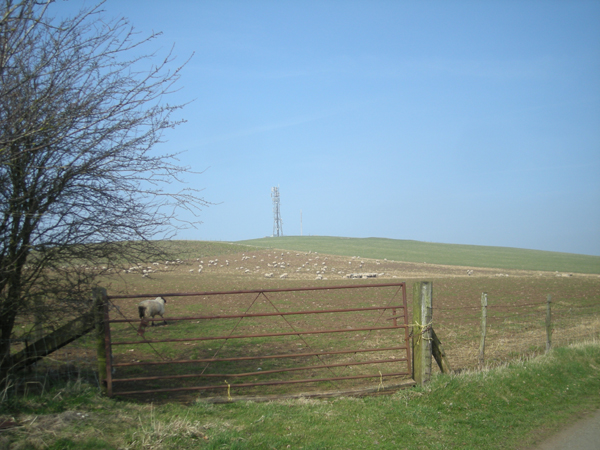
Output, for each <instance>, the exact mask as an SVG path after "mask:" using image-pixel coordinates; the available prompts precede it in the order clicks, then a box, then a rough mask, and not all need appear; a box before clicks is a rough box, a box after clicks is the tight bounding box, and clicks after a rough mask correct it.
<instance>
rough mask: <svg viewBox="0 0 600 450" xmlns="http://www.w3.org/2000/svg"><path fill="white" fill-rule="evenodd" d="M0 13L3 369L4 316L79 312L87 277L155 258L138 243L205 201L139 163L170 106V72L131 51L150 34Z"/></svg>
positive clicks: (99, 23) (150, 158) (0, 347)
mask: <svg viewBox="0 0 600 450" xmlns="http://www.w3.org/2000/svg"><path fill="white" fill-rule="evenodd" d="M0 2H1V3H0V361H2V363H0V364H1V365H2V367H3V368H4V369H5V368H6V367H8V366H10V342H11V336H12V334H13V329H14V326H15V321H16V320H17V318H19V317H21V316H23V315H27V314H31V313H32V311H33V310H34V308H33V306H34V305H38V306H40V305H41V306H40V307H41V309H42V310H41V311H39V310H38V311H37V315H38V316H39V315H40V314H41V313H43V314H44V317H45V318H46V319H47V320H51V319H55V318H56V317H57V315H58V314H59V313H65V312H68V311H69V308H75V309H77V308H78V307H80V306H81V305H85V302H86V300H87V299H88V297H89V292H90V288H91V287H92V286H93V285H94V283H95V282H96V280H97V277H98V276H99V275H101V274H102V273H104V271H107V270H110V268H111V266H115V265H119V264H122V263H123V262H124V261H131V260H134V261H142V260H144V259H145V258H148V257H149V256H150V255H156V254H157V253H156V252H158V251H159V250H158V249H157V248H156V247H154V246H152V245H151V243H150V242H149V239H150V238H153V239H154V238H156V237H157V236H162V237H165V236H166V235H168V233H170V232H172V230H174V229H177V228H178V227H181V226H186V225H189V223H187V224H186V223H182V222H179V221H178V220H177V216H178V214H179V212H180V211H181V209H184V210H188V212H189V211H191V212H192V213H193V214H195V215H194V217H197V213H198V212H199V211H200V209H201V207H204V206H206V205H207V202H206V201H205V200H204V199H202V198H201V197H199V196H198V194H197V191H195V190H190V189H183V190H180V191H178V192H173V191H172V190H170V189H172V185H173V182H179V181H180V179H179V176H180V175H182V174H184V173H186V172H188V171H189V169H188V168H187V167H182V166H181V165H179V164H178V162H177V158H176V156H177V155H173V154H171V155H159V156H157V155H155V154H153V153H152V152H151V150H152V148H153V147H154V146H155V145H156V144H157V143H159V142H161V138H162V132H163V131H164V130H166V129H170V128H173V127H175V126H176V125H178V124H179V123H180V122H181V121H178V120H174V119H173V118H172V117H173V115H174V114H173V113H174V112H175V111H177V110H179V109H180V108H181V107H182V105H176V106H173V105H169V104H166V103H165V102H164V97H165V96H166V95H168V94H169V93H171V92H172V90H173V86H174V83H175V82H176V81H177V80H178V78H179V71H180V70H181V67H182V66H175V67H174V68H172V65H173V58H172V54H171V53H169V54H168V55H167V56H166V57H165V58H162V59H160V60H158V62H155V61H156V60H157V58H156V56H155V55H152V54H145V53H144V50H143V49H144V48H145V44H148V43H149V42H150V41H152V40H154V39H155V38H157V37H158V34H151V35H150V36H148V37H145V38H140V37H139V36H138V35H137V34H136V33H135V32H134V30H133V28H132V27H131V26H130V25H129V24H128V23H127V21H126V20H124V19H122V20H117V21H109V22H106V21H104V20H102V17H101V11H100V9H99V8H98V7H95V8H91V9H88V10H83V11H81V12H80V13H79V14H77V15H76V16H75V17H72V18H69V19H65V20H62V21H55V20H52V19H51V18H50V17H49V16H48V12H49V10H51V9H52V6H51V4H50V3H51V1H43V2H41V1H36V0H21V1H14V0H0ZM192 225H193V223H192ZM167 237H168V236H167ZM90 267H96V268H97V269H96V270H90V269H89V268H90ZM98 267H102V268H101V269H98ZM40 297H43V298H44V302H43V304H41V303H40V301H39V298H40ZM36 299H37V300H36Z"/></svg>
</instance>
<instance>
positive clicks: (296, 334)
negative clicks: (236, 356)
mask: <svg viewBox="0 0 600 450" xmlns="http://www.w3.org/2000/svg"><path fill="white" fill-rule="evenodd" d="M409 327H410V325H398V326H396V327H394V326H391V327H370V328H350V329H345V330H313V331H292V332H289V333H265V334H236V335H234V336H213V337H203V338H189V339H155V340H153V341H148V340H146V339H144V340H143V341H118V342H112V345H135V344H156V343H159V342H190V341H218V340H223V339H225V340H227V339H247V338H256V337H279V336H300V335H305V334H331V333H354V332H355V331H379V330H397V329H398V328H406V329H408V328H409Z"/></svg>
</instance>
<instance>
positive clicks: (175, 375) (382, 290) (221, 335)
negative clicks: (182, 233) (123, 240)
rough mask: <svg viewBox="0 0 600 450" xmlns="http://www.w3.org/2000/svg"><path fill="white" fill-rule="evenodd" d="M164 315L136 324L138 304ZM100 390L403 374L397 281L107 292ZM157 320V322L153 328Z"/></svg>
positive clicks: (369, 387) (391, 383)
mask: <svg viewBox="0 0 600 450" xmlns="http://www.w3.org/2000/svg"><path fill="white" fill-rule="evenodd" d="M158 296H162V297H164V298H165V299H167V304H166V311H167V312H166V314H165V319H166V320H167V325H162V323H163V320H162V319H161V318H160V317H159V316H156V317H155V319H153V320H151V321H152V322H154V323H153V324H152V325H157V326H147V327H146V328H145V331H144V332H143V333H141V332H139V331H138V329H139V327H138V325H139V324H140V319H139V317H137V306H136V305H137V303H138V302H139V300H140V299H149V298H155V297H158ZM107 300H108V302H107V306H106V308H105V333H106V334H105V344H106V350H107V354H110V355H111V358H107V360H108V361H107V380H106V381H107V390H108V394H109V395H110V396H113V395H150V394H151V395H157V396H172V395H174V394H175V393H181V392H184V391H195V395H198V396H199V397H207V398H209V399H210V400H212V401H218V400H219V399H221V400H223V401H231V400H233V399H239V398H254V399H259V398H267V397H268V398H272V397H288V396H299V395H302V396H323V395H335V394H336V393H337V394H339V395H342V394H344V395H349V394H352V393H357V394H358V393H368V392H373V391H380V390H387V389H397V388H398V387H401V386H406V385H411V384H414V382H412V380H410V376H411V357H410V344H409V330H408V328H409V326H408V311H407V305H406V285H405V283H385V284H363V285H349V286H348V285H346V286H327V287H305V288H295V289H262V290H247V291H226V292H198V293H165V294H151V295H127V296H109V297H108V299H107ZM159 325H162V326H159Z"/></svg>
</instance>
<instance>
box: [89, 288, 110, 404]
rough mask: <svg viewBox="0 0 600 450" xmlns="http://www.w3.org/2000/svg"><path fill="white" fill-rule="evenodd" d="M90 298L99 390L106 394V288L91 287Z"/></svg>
mask: <svg viewBox="0 0 600 450" xmlns="http://www.w3.org/2000/svg"><path fill="white" fill-rule="evenodd" d="M92 298H93V300H94V306H93V308H94V322H95V324H96V355H97V360H98V380H99V382H100V390H101V391H102V394H104V395H107V394H108V383H107V379H106V377H107V371H106V367H107V362H108V360H107V357H108V358H110V355H107V352H106V342H105V336H106V334H105V333H106V330H105V323H104V308H105V303H106V289H104V288H94V289H92Z"/></svg>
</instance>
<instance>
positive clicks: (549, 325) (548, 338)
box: [546, 294, 552, 353]
mask: <svg viewBox="0 0 600 450" xmlns="http://www.w3.org/2000/svg"><path fill="white" fill-rule="evenodd" d="M551 348H552V296H551V295H550V294H548V297H547V298H546V353H548V352H549V351H550V349H551Z"/></svg>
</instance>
